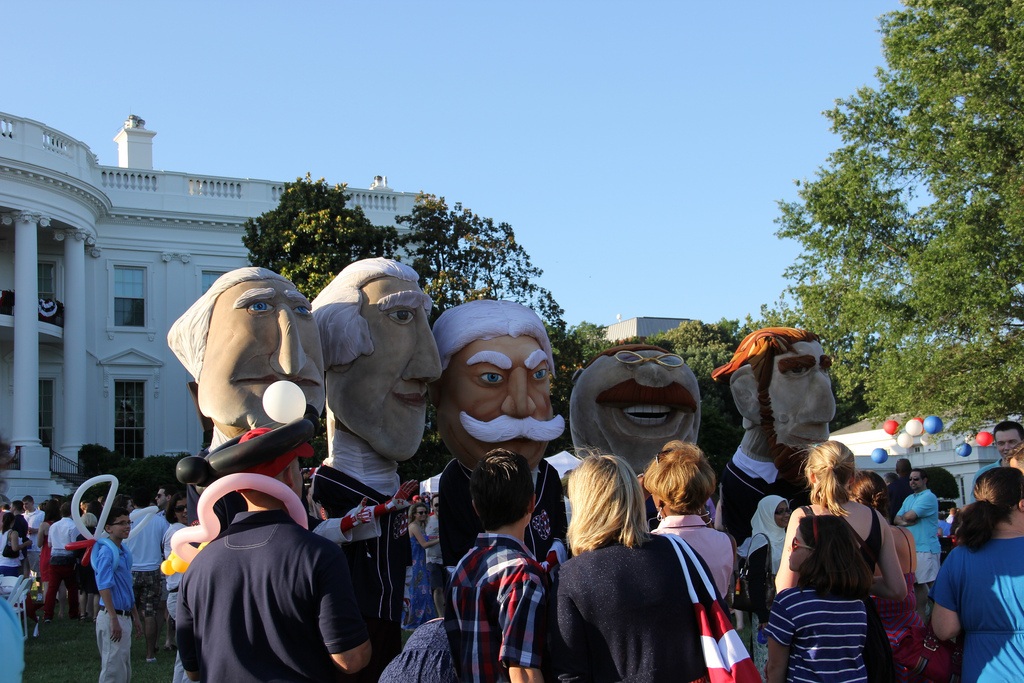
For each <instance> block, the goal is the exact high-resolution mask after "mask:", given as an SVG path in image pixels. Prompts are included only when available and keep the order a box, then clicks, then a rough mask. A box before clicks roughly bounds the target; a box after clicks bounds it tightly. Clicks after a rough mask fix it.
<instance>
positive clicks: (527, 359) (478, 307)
mask: <svg viewBox="0 0 1024 683" xmlns="http://www.w3.org/2000/svg"><path fill="white" fill-rule="evenodd" d="M434 339H436V340H437V348H438V351H439V352H440V354H441V378H440V379H439V380H438V381H436V382H434V383H433V384H431V385H430V398H431V401H433V403H434V406H435V407H436V408H437V428H438V431H439V432H440V433H441V438H442V439H443V440H444V443H445V445H446V446H447V447H448V450H449V451H450V452H451V453H452V455H454V456H455V458H456V459H458V461H459V462H460V463H462V464H463V465H465V466H466V467H468V468H470V469H472V468H474V467H475V466H476V463H477V462H479V461H480V460H481V459H482V458H483V457H484V456H485V455H486V454H487V452H488V451H490V450H492V449H494V448H507V449H509V450H511V451H514V452H516V453H520V454H521V455H523V456H524V457H525V458H526V459H527V461H529V463H530V466H531V467H533V468H536V467H537V466H538V465H539V463H540V461H541V459H542V458H543V457H544V450H545V449H546V448H547V445H548V442H549V441H551V440H552V439H555V438H557V437H558V436H560V435H561V434H562V432H563V431H565V420H564V419H563V418H562V417H561V416H560V415H553V412H552V409H551V377H552V373H553V370H554V358H553V357H552V355H551V342H550V341H548V335H547V331H546V330H545V329H544V323H543V322H542V321H541V319H540V317H539V316H538V315H537V314H536V313H534V312H533V311H532V310H531V309H529V308H527V307H526V306H523V305H522V304H518V303H516V302H514V301H491V300H477V301H469V302H467V303H464V304H462V305H459V306H455V307H454V308H450V309H448V310H447V311H445V312H444V313H442V314H441V316H440V317H439V318H438V319H437V321H436V322H435V323H434Z"/></svg>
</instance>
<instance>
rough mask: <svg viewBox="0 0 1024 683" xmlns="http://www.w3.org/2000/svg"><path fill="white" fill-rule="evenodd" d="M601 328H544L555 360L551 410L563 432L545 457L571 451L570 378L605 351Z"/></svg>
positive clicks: (605, 346)
mask: <svg viewBox="0 0 1024 683" xmlns="http://www.w3.org/2000/svg"><path fill="white" fill-rule="evenodd" d="M604 330H605V328H604V327H602V326H600V325H595V324H594V323H588V322H586V321H584V322H581V323H580V324H579V325H574V326H572V327H569V328H565V327H557V326H552V325H548V339H550V340H551V352H552V354H553V355H554V357H555V378H554V379H553V380H552V381H551V408H552V409H553V410H554V412H555V415H561V416H562V417H564V418H565V431H564V432H563V433H562V436H560V437H558V438H557V439H555V440H554V441H552V442H551V443H550V444H549V445H548V453H558V452H560V451H568V450H572V433H571V432H570V430H569V397H570V396H571V395H572V384H573V376H574V375H575V374H576V371H577V370H579V369H580V368H582V367H583V366H584V365H585V364H586V363H587V361H589V360H590V359H591V358H593V357H594V356H596V355H597V354H598V353H599V352H601V351H603V350H604V349H606V348H608V346H609V342H607V341H605V338H604Z"/></svg>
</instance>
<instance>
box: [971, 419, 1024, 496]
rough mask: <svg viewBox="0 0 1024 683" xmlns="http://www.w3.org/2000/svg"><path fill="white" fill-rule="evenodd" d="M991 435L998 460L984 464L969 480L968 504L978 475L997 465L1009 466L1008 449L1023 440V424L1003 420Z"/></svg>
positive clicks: (1010, 449)
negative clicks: (997, 453)
mask: <svg viewBox="0 0 1024 683" xmlns="http://www.w3.org/2000/svg"><path fill="white" fill-rule="evenodd" d="M992 436H993V439H992V445H994V446H995V447H996V450H997V451H998V452H999V460H996V461H995V462H993V463H990V464H988V465H985V466H984V467H982V468H981V469H979V470H978V471H977V472H975V474H974V479H972V480H971V488H970V490H969V491H967V492H966V495H965V498H966V502H967V503H968V504H970V503H973V502H974V485H975V484H977V483H978V477H980V476H981V475H983V474H985V473H986V472H988V471H989V470H994V469H995V468H997V467H1008V466H1010V451H1012V450H1013V449H1014V448H1015V447H1016V446H1017V444H1020V443H1022V442H1024V426H1021V424H1020V423H1019V422H1014V421H1013V420H1003V421H1002V422H1000V423H999V424H997V425H996V426H995V427H994V428H993V429H992Z"/></svg>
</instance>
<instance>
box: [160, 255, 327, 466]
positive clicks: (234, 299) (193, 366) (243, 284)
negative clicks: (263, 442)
mask: <svg viewBox="0 0 1024 683" xmlns="http://www.w3.org/2000/svg"><path fill="white" fill-rule="evenodd" d="M167 344H168V346H170V348H171V351H173V352H174V355H175V356H177V357H178V360H180V361H181V364H182V365H184V366H185V369H186V370H188V371H189V373H191V375H192V376H193V377H194V378H195V381H196V382H197V383H198V385H199V391H198V403H199V410H200V411H201V412H202V413H203V415H206V416H207V417H209V418H210V419H211V420H213V424H214V435H213V442H212V444H211V447H216V446H219V445H220V444H222V443H224V442H225V441H227V440H229V439H232V438H234V437H236V436H240V435H241V434H244V433H245V432H247V431H249V430H250V429H254V428H256V427H266V426H269V425H273V424H276V423H275V422H274V421H273V420H271V419H270V418H269V417H268V416H267V414H266V412H265V411H264V409H263V393H264V392H265V391H266V389H267V387H268V386H270V385H271V384H273V383H274V382H277V381H279V380H288V381H291V382H294V383H295V384H297V385H298V386H299V388H300V389H302V393H303V395H304V396H305V399H306V403H307V404H309V405H311V406H313V407H314V408H315V409H316V410H317V411H321V410H323V407H324V361H323V356H322V355H321V350H320V334H319V332H318V331H317V326H316V323H315V322H313V315H312V312H311V307H310V304H309V301H308V300H307V299H306V297H304V296H303V295H302V294H301V293H299V291H298V290H296V288H295V285H293V284H292V283H291V281H290V280H288V279H287V278H285V277H282V276H281V275H278V274H277V273H275V272H273V271H271V270H267V269H266V268H238V269H236V270H232V271H230V272H228V273H225V274H224V275H221V276H220V277H219V278H217V280H216V281H215V282H214V283H213V285H211V286H210V289H208V290H207V291H206V293H205V294H203V295H202V296H201V297H199V299H198V300H197V301H196V302H195V303H194V304H192V306H191V307H189V309H188V310H187V311H185V313H183V314H182V316H181V317H180V318H178V319H177V320H176V321H175V322H174V324H173V325H171V329H170V331H169V332H168V333H167Z"/></svg>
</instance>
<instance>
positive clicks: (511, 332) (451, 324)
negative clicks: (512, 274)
mask: <svg viewBox="0 0 1024 683" xmlns="http://www.w3.org/2000/svg"><path fill="white" fill-rule="evenodd" d="M524 334H525V335H526V336H528V337H533V338H534V339H536V340H537V343H538V344H540V348H541V349H542V350H543V351H544V353H545V354H546V355H547V357H548V370H550V372H551V376H552V377H554V376H555V359H554V358H553V357H552V355H551V342H550V341H548V332H547V330H546V329H544V323H543V322H542V321H541V319H540V316H538V315H537V314H536V313H534V312H533V309H531V308H527V307H526V306H523V305H522V304H520V303H516V302H515V301H493V300H490V299H478V300H476V301H467V302H466V303H464V304H460V305H458V306H456V307H455V308H449V309H448V310H447V311H445V312H444V313H442V314H441V316H440V317H439V318H438V319H437V321H436V322H435V323H434V340H435V341H436V342H437V351H438V353H439V354H440V355H441V370H442V371H444V370H445V368H447V367H448V362H449V361H450V360H451V359H452V356H454V355H455V354H457V353H458V352H459V351H461V350H462V349H464V348H466V347H467V346H468V345H469V344H471V343H472V342H475V341H477V340H480V339H494V338H495V337H518V336H520V335H524Z"/></svg>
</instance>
